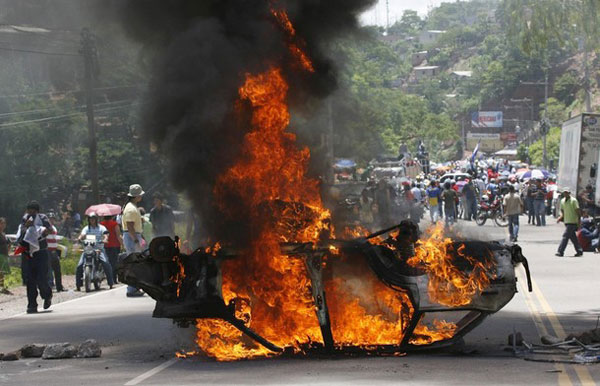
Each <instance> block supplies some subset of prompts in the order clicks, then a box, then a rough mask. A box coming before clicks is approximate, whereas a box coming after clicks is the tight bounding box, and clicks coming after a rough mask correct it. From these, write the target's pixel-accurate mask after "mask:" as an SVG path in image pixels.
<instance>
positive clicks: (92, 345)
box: [77, 339, 102, 358]
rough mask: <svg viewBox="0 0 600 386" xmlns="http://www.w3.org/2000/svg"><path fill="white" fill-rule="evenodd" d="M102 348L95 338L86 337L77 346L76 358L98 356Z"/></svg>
mask: <svg viewBox="0 0 600 386" xmlns="http://www.w3.org/2000/svg"><path fill="white" fill-rule="evenodd" d="M101 355H102V349H101V348H100V345H99V344H98V342H96V340H95V339H88V340H86V341H85V342H83V343H82V344H80V345H79V347H78V348H77V358H100V356H101Z"/></svg>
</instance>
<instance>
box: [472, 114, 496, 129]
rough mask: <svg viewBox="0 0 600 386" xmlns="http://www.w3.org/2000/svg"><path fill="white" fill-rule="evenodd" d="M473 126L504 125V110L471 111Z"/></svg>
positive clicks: (481, 127) (482, 127)
mask: <svg viewBox="0 0 600 386" xmlns="http://www.w3.org/2000/svg"><path fill="white" fill-rule="evenodd" d="M471 126H472V127H475V128H480V129H485V128H488V127H502V111H476V112H473V113H471Z"/></svg>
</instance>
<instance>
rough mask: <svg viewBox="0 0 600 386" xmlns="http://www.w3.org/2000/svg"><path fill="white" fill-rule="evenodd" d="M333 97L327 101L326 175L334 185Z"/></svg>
mask: <svg viewBox="0 0 600 386" xmlns="http://www.w3.org/2000/svg"><path fill="white" fill-rule="evenodd" d="M333 135H334V134H333V98H332V97H329V99H328V101H327V137H326V138H327V139H326V146H327V157H326V158H327V175H326V180H327V182H329V183H330V184H332V185H333V183H334V182H335V181H334V180H335V179H334V175H333V163H334V161H335V159H334V157H335V154H334V150H333Z"/></svg>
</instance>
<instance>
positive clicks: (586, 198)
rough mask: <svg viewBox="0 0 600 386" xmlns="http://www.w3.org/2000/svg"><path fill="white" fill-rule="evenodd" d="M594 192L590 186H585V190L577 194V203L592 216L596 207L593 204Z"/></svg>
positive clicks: (594, 214)
mask: <svg viewBox="0 0 600 386" xmlns="http://www.w3.org/2000/svg"><path fill="white" fill-rule="evenodd" d="M594 198H595V192H594V187H593V186H592V185H587V186H586V187H585V190H584V191H582V192H581V193H579V201H580V202H581V204H582V207H583V208H584V209H586V210H587V212H588V213H589V214H590V215H591V216H592V217H594V216H596V205H595V202H594Z"/></svg>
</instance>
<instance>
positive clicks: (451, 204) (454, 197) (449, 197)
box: [442, 181, 458, 225]
mask: <svg viewBox="0 0 600 386" xmlns="http://www.w3.org/2000/svg"><path fill="white" fill-rule="evenodd" d="M442 201H444V214H445V215H446V225H452V224H454V222H455V221H456V202H457V201H458V193H456V191H454V190H453V189H452V185H451V184H450V182H447V181H446V183H444V191H443V192H442Z"/></svg>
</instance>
